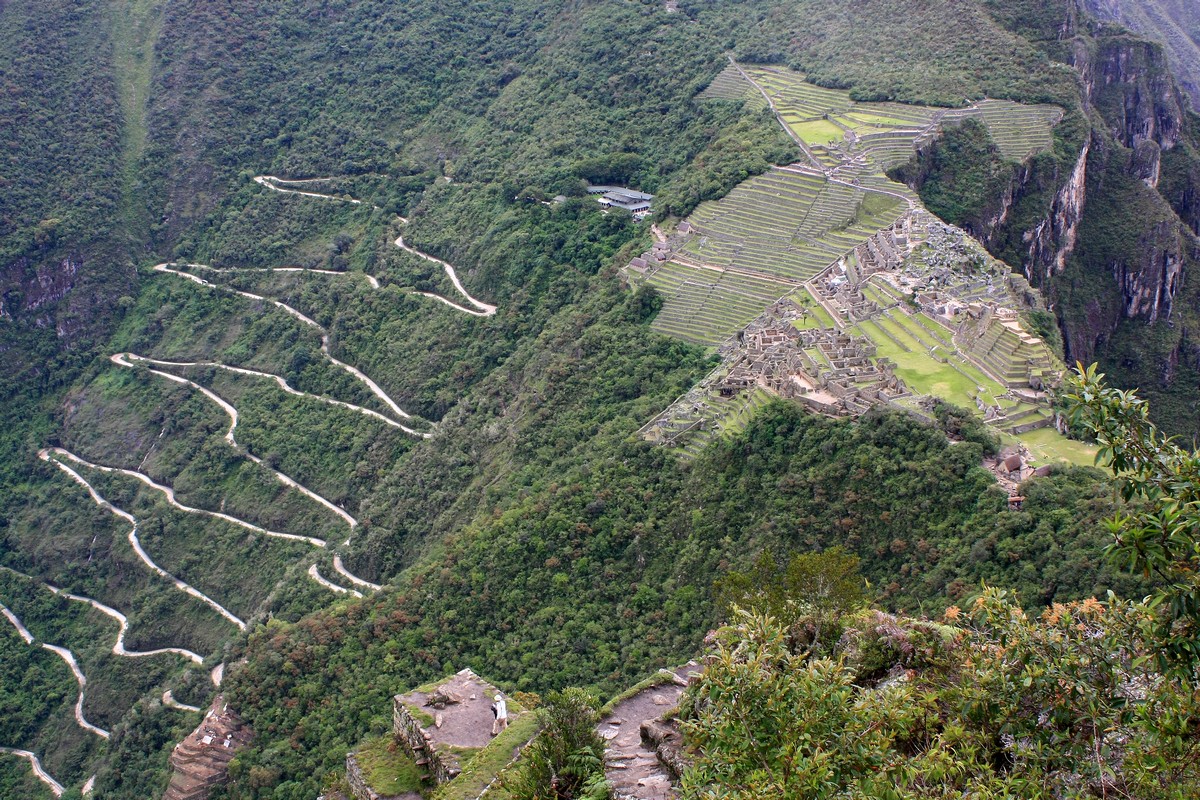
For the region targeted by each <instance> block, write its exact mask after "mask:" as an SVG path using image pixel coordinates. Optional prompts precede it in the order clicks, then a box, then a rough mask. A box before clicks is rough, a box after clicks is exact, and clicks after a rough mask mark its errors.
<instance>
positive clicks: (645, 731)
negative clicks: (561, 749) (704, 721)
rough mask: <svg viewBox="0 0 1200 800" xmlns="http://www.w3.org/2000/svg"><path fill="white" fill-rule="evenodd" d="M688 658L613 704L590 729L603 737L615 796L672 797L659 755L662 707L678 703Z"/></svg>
mask: <svg viewBox="0 0 1200 800" xmlns="http://www.w3.org/2000/svg"><path fill="white" fill-rule="evenodd" d="M692 669H695V665H692V664H689V665H685V666H683V667H680V668H679V669H677V670H675V671H674V672H673V673H671V678H670V681H669V682H666V683H662V684H660V685H658V686H651V687H649V688H646V689H643V690H642V691H640V692H638V693H637V694H635V695H633V696H632V697H628V698H626V699H624V700H622V701H621V702H619V703H617V704H616V706H614V707H613V709H612V711H611V712H609V714H608V715H606V716H605V717H604V719H602V720H601V721H600V724H599V725H598V726H597V728H596V730H597V732H598V733H599V734H600V736H601V737H603V738H604V739H605V740H606V741H607V743H608V748H607V750H606V751H605V754H604V773H605V776H606V777H607V778H608V782H609V785H610V786H611V787H612V796H613V798H615V800H676V798H677V797H678V796H679V793H678V791H677V790H676V788H675V784H674V778H673V776H672V774H671V770H670V769H668V767H667V766H666V765H665V764H664V763H663V760H662V759H661V758H660V756H659V751H660V750H661V747H660V746H659V741H661V739H662V734H661V731H660V730H659V729H660V728H661V727H662V723H661V722H659V720H660V718H661V717H662V716H663V714H664V713H666V712H667V711H670V710H671V709H673V708H675V706H677V705H678V704H679V698H680V696H681V695H682V694H683V690H684V687H685V686H686V685H687V674H688V671H690V670H692Z"/></svg>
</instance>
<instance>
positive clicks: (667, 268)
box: [644, 262, 828, 345]
mask: <svg viewBox="0 0 1200 800" xmlns="http://www.w3.org/2000/svg"><path fill="white" fill-rule="evenodd" d="M644 280H646V281H647V282H648V283H650V285H651V286H654V287H655V288H656V289H658V291H659V293H660V294H662V296H663V300H664V303H663V309H662V311H660V312H659V314H658V317H657V318H656V319H655V320H654V323H653V325H652V326H651V327H652V328H654V330H656V331H658V332H659V333H665V334H667V335H669V336H675V337H677V338H679V339H685V340H687V341H689V342H696V343H699V344H707V345H716V344H720V343H721V342H723V341H724V340H725V339H727V338H729V337H730V336H731V335H733V333H734V331H737V330H739V329H741V328H744V327H746V325H748V324H749V323H750V321H751V320H752V319H754V318H755V317H757V316H758V315H759V314H761V313H762V312H763V311H765V310H766V308H767V306H769V305H771V303H773V302H775V301H776V300H778V299H779V298H780V297H782V296H784V295H785V294H788V293H789V292H791V291H793V289H794V287H793V286H791V285H788V284H783V283H777V282H775V281H771V280H767V279H760V278H755V277H752V276H748V275H741V274H737V273H733V272H721V271H717V270H709V269H696V268H694V267H688V266H685V265H682V264H676V263H674V262H668V263H666V264H664V265H662V266H661V267H659V268H658V269H657V270H655V271H654V272H653V273H652V274H650V275H649V276H647V277H646V278H645V279H644ZM826 316H828V315H826Z"/></svg>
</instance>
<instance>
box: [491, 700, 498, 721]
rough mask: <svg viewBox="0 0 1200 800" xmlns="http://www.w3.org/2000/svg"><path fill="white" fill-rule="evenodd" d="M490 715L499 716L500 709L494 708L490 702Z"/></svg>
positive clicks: (494, 705) (493, 704)
mask: <svg viewBox="0 0 1200 800" xmlns="http://www.w3.org/2000/svg"><path fill="white" fill-rule="evenodd" d="M492 716H493V717H496V718H497V719H499V717H500V709H498V708H496V704H495V703H492Z"/></svg>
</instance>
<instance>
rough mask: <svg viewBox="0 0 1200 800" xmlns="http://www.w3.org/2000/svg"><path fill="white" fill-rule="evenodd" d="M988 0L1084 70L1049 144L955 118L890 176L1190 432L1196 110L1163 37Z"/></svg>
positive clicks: (1165, 418)
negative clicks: (1032, 143)
mask: <svg viewBox="0 0 1200 800" xmlns="http://www.w3.org/2000/svg"><path fill="white" fill-rule="evenodd" d="M994 9H995V10H994V13H995V15H996V18H997V19H998V20H999V21H1001V22H1002V23H1004V24H1005V25H1007V26H1008V27H1010V28H1012V29H1013V30H1015V31H1018V32H1020V33H1022V34H1023V35H1024V36H1025V37H1026V38H1027V40H1029V41H1031V42H1034V43H1036V44H1037V46H1039V47H1040V48H1042V50H1043V51H1044V52H1045V53H1046V54H1047V56H1048V57H1051V58H1055V59H1058V60H1061V61H1063V62H1065V63H1069V64H1071V65H1072V66H1073V67H1074V68H1075V69H1076V70H1077V72H1078V74H1079V75H1080V77H1081V80H1082V96H1081V98H1080V100H1081V102H1077V103H1075V104H1073V106H1072V107H1071V108H1070V109H1069V113H1068V116H1067V118H1066V119H1065V120H1064V122H1063V123H1062V124H1060V126H1059V128H1058V129H1057V136H1056V138H1057V143H1056V147H1055V149H1054V150H1053V151H1052V152H1050V153H1046V154H1044V155H1041V156H1038V157H1036V158H1034V159H1033V160H1031V161H1030V162H1029V163H1028V164H1024V165H1018V164H1015V163H1012V162H1011V161H1009V160H1007V159H1006V158H1004V157H1003V155H1002V154H1001V153H999V152H997V149H996V147H995V145H994V143H993V142H991V141H988V140H987V138H986V137H982V136H980V134H979V132H978V131H976V130H973V129H970V128H966V127H964V128H963V129H961V130H960V131H951V132H950V133H949V134H948V135H947V136H946V137H944V138H943V139H941V140H938V141H936V142H934V143H933V144H932V145H931V146H929V147H927V148H924V149H923V151H922V153H921V154H920V155H919V157H918V158H917V160H916V163H915V164H913V165H910V166H909V167H908V168H905V169H904V170H902V171H901V172H900V173H898V175H899V177H902V178H903V179H904V180H906V181H907V182H909V183H910V184H912V185H913V186H916V187H918V189H919V190H920V192H921V193H922V196H923V198H924V199H925V200H926V202H927V203H928V204H929V207H930V210H932V211H934V212H935V213H938V214H940V215H942V216H944V217H945V218H946V219H947V220H948V221H951V222H954V223H956V224H959V225H961V226H963V227H964V228H966V229H967V230H969V231H971V232H972V233H973V234H974V235H976V236H977V237H979V238H980V239H981V240H982V241H983V242H984V243H985V244H987V246H988V247H989V249H990V250H991V251H992V252H993V253H994V254H995V255H996V256H997V257H999V258H1001V259H1003V260H1004V261H1006V262H1007V263H1009V264H1014V265H1015V264H1020V265H1021V266H1022V268H1023V270H1024V272H1025V274H1026V276H1027V277H1028V278H1029V279H1030V281H1031V282H1033V283H1034V284H1035V285H1037V286H1039V287H1040V288H1041V289H1042V290H1043V292H1044V293H1045V295H1046V298H1047V300H1048V301H1049V303H1050V304H1051V306H1052V307H1053V308H1054V310H1055V312H1056V314H1057V316H1058V319H1059V324H1060V326H1061V328H1062V332H1063V338H1064V342H1065V344H1066V351H1067V352H1066V355H1067V360H1068V362H1071V361H1075V360H1080V361H1084V362H1089V361H1092V360H1098V361H1100V362H1101V363H1102V364H1103V365H1104V366H1105V368H1106V369H1108V370H1109V371H1110V373H1111V374H1112V375H1113V377H1114V378H1115V379H1116V380H1117V381H1119V382H1120V383H1121V384H1123V385H1127V386H1138V387H1140V388H1141V389H1142V391H1143V392H1144V393H1145V394H1146V395H1147V396H1148V397H1150V398H1152V399H1153V401H1154V402H1155V403H1156V405H1157V408H1156V414H1157V419H1158V421H1159V422H1160V424H1162V425H1163V427H1164V428H1166V429H1167V430H1170V431H1171V432H1172V433H1178V434H1183V435H1186V436H1195V435H1197V434H1198V433H1200V426H1198V422H1197V420H1198V418H1197V414H1196V407H1195V405H1194V395H1195V386H1196V385H1197V378H1198V373H1197V366H1198V365H1200V360H1198V356H1200V350H1197V345H1196V342H1195V333H1194V332H1195V330H1196V327H1197V322H1198V320H1197V319H1196V309H1197V307H1198V306H1200V299H1198V296H1197V291H1198V290H1197V286H1196V281H1195V279H1194V278H1192V277H1190V276H1192V275H1194V274H1195V273H1194V271H1195V267H1196V263H1197V256H1198V253H1200V240H1198V239H1197V235H1198V234H1200V207H1198V206H1197V197H1200V194H1198V191H1197V190H1198V188H1200V153H1198V149H1197V136H1198V135H1200V128H1197V122H1196V118H1195V117H1194V116H1193V115H1192V114H1191V113H1190V112H1188V111H1187V110H1186V108H1187V106H1186V103H1185V100H1184V98H1183V96H1182V94H1181V93H1180V91H1179V90H1178V89H1177V88H1176V86H1175V84H1174V82H1173V80H1172V78H1171V75H1170V72H1169V70H1168V67H1167V61H1166V58H1165V56H1164V54H1163V51H1162V49H1161V48H1160V47H1159V46H1157V45H1154V44H1152V43H1150V42H1147V41H1144V40H1140V39H1136V38H1134V37H1132V36H1130V35H1128V34H1127V33H1126V32H1124V31H1121V30H1115V29H1112V28H1110V27H1105V26H1102V25H1098V24H1096V23H1095V22H1092V21H1090V20H1089V19H1088V18H1086V17H1083V16H1081V15H1080V9H1079V8H1078V7H1077V6H1076V4H1075V3H1073V2H1061V3H1060V2H1053V3H1034V2H1018V3H1006V4H999V3H997V4H994Z"/></svg>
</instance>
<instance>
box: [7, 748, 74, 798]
mask: <svg viewBox="0 0 1200 800" xmlns="http://www.w3.org/2000/svg"><path fill="white" fill-rule="evenodd" d="M0 753H8V754H9V755H13V756H20V757H21V758H24V759H28V761H29V765H30V766H31V767H33V774H34V775H35V776H36V777H37V779H38V780H39V781H41V782H42V783H44V784H46V785H47V786H49V787H50V791H51V792H53V793H54V796H55V797H62V796H63V792H65V791H66V789H64V788H63V785H62V784H61V783H59V782H58V781H56V780H54V778H53V777H52V776H51V775H50V773H49V772H46V770H45V769H44V768H43V767H42V762H41V761H40V760H39V759H38V757H37V756H36V755H34V754H33V753H31V752H29V751H28V750H18V749H17V748H15V747H0Z"/></svg>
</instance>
